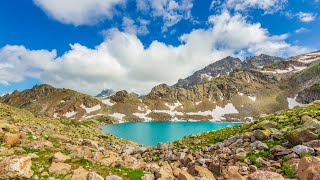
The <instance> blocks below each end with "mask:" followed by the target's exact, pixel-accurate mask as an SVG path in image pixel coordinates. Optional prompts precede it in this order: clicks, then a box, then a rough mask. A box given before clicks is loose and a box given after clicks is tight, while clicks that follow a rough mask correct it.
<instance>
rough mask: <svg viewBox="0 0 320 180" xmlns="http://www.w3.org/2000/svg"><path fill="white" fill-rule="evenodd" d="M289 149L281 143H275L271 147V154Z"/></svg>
mask: <svg viewBox="0 0 320 180" xmlns="http://www.w3.org/2000/svg"><path fill="white" fill-rule="evenodd" d="M285 150H287V149H286V148H285V147H283V146H280V145H275V146H274V147H273V148H271V149H270V153H271V154H277V153H278V152H283V151H285Z"/></svg>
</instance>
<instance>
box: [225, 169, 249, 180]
mask: <svg viewBox="0 0 320 180" xmlns="http://www.w3.org/2000/svg"><path fill="white" fill-rule="evenodd" d="M238 171H239V167H238V166H229V167H228V168H227V172H226V179H227V180H245V178H244V177H243V176H242V175H241V174H240V173H239V172H238Z"/></svg>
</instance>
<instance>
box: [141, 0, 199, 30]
mask: <svg viewBox="0 0 320 180" xmlns="http://www.w3.org/2000/svg"><path fill="white" fill-rule="evenodd" d="M192 1H193V0H180V1H178V0H137V1H136V2H137V9H138V10H139V11H142V12H145V13H150V12H151V15H152V16H153V17H161V18H162V20H163V22H164V24H163V26H162V31H167V29H168V28H169V27H171V26H173V25H175V24H177V23H178V22H179V21H181V20H183V19H192V16H191V9H192V7H193V3H192Z"/></svg>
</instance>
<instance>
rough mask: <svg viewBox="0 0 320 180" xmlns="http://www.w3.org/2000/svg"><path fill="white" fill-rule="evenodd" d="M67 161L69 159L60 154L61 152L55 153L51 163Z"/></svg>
mask: <svg viewBox="0 0 320 180" xmlns="http://www.w3.org/2000/svg"><path fill="white" fill-rule="evenodd" d="M68 159H71V157H70V156H66V155H64V154H62V153H61V152H57V153H55V154H54V156H53V159H52V160H53V162H64V161H66V160H68Z"/></svg>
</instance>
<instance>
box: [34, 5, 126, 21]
mask: <svg viewBox="0 0 320 180" xmlns="http://www.w3.org/2000/svg"><path fill="white" fill-rule="evenodd" d="M33 2H34V3H35V4H36V5H37V6H38V7H40V8H41V9H42V10H44V11H45V12H46V13H47V14H48V15H49V16H50V17H52V18H54V19H56V20H58V21H60V22H62V23H66V24H73V25H86V24H95V23H97V22H98V21H99V20H102V19H106V18H110V17H112V16H113V14H114V6H115V5H118V4H122V3H124V2H125V0H33Z"/></svg>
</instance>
